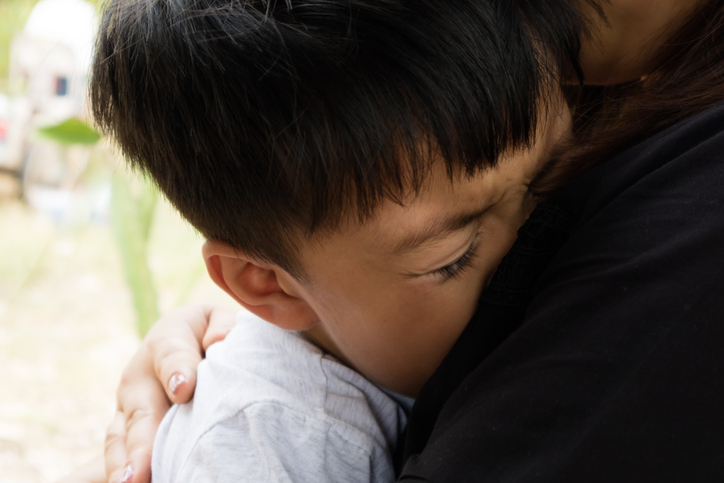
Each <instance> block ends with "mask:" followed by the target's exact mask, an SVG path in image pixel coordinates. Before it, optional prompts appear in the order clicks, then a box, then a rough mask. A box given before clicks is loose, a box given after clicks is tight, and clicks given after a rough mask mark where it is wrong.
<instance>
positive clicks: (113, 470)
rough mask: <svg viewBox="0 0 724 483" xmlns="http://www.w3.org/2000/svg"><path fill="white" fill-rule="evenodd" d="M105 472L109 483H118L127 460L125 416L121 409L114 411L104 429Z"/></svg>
mask: <svg viewBox="0 0 724 483" xmlns="http://www.w3.org/2000/svg"><path fill="white" fill-rule="evenodd" d="M104 457H105V472H104V474H105V475H106V477H107V480H108V482H109V483H111V482H112V483H118V481H120V479H121V473H122V472H123V468H124V467H125V466H126V463H127V462H128V456H127V454H126V417H125V416H124V414H123V413H122V412H121V411H116V415H115V417H114V418H113V422H112V423H111V424H110V426H108V429H106V444H105V449H104Z"/></svg>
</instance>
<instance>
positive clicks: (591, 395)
mask: <svg viewBox="0 0 724 483" xmlns="http://www.w3.org/2000/svg"><path fill="white" fill-rule="evenodd" d="M719 111H720V112H719V115H718V120H716V123H715V124H714V125H713V126H712V125H711V124H710V125H706V124H705V125H703V126H702V125H698V126H696V125H695V126H693V127H691V129H687V130H685V131H684V132H680V133H674V134H673V135H672V136H671V137H668V138H661V139H660V140H659V142H658V144H655V145H648V146H645V147H644V148H641V149H640V150H639V151H638V153H636V156H632V157H630V158H629V159H619V160H618V164H617V165H613V166H612V165H609V166H603V167H602V172H605V170H606V169H608V170H618V171H617V173H619V174H621V177H622V178H624V177H626V176H628V175H629V174H630V176H628V178H627V179H626V180H624V181H625V182H624V181H622V182H621V183H618V184H616V183H615V181H616V180H613V181H611V185H610V186H611V187H613V188H614V189H609V190H608V191H607V192H604V190H603V189H601V190H599V191H600V193H592V194H591V196H590V197H589V198H588V200H589V201H588V204H589V206H588V207H586V208H585V211H586V217H585V220H584V222H583V223H582V224H581V226H579V227H578V229H577V230H576V231H575V232H574V234H573V236H572V237H571V239H570V240H569V241H568V242H567V243H566V245H565V246H564V247H563V249H562V250H561V252H560V253H559V254H558V256H557V257H556V258H555V259H554V260H553V262H552V263H551V265H550V266H549V268H548V269H547V271H546V273H545V274H544V276H543V278H542V279H541V281H540V284H539V291H538V293H537V295H536V297H535V298H534V299H533V302H532V304H531V305H530V306H529V309H528V312H527V314H526V316H525V319H524V322H523V325H522V326H521V327H520V328H519V329H518V330H517V331H516V332H515V333H514V334H513V335H512V336H511V337H509V338H508V339H507V340H506V341H505V342H503V343H502V344H501V345H500V346H499V347H497V349H496V350H495V351H494V352H493V353H492V354H491V355H490V356H489V357H487V358H486V359H485V360H483V362H482V363H481V364H480V365H479V366H478V367H477V368H476V369H475V370H474V371H473V372H472V373H471V374H470V375H469V376H468V377H467V378H466V379H465V380H464V382H463V383H462V384H461V385H460V386H459V387H458V389H457V390H456V391H455V392H454V393H453V395H452V397H451V398H450V399H449V400H448V401H447V403H446V405H445V406H444V408H443V410H442V412H441V413H440V415H439V418H438V421H437V424H436V426H435V429H434V430H433V433H432V435H431V437H430V440H429V442H428V444H427V446H426V447H425V449H424V450H423V451H422V453H420V454H418V455H416V456H413V457H412V458H410V459H409V460H408V461H407V464H406V466H405V467H404V468H403V474H402V477H401V481H475V482H483V483H485V482H499V481H505V482H547V481H551V482H553V481H555V482H580V481H585V482H588V483H591V482H611V481H657V482H664V481H665V482H669V481H670V482H675V481H676V482H679V481H724V410H722V408H724V189H723V188H722V187H723V186H724V155H722V153H724V135H722V134H721V131H722V126H723V125H724V121H723V120H722V118H723V117H724V116H722V115H721V111H722V110H721V109H719ZM712 131H715V132H714V133H712ZM687 144H688V146H687ZM662 156H663V157H664V158H665V159H670V161H669V162H665V163H664V162H660V163H659V164H658V165H657V166H656V167H655V169H654V168H651V169H649V168H650V167H651V165H649V166H647V165H646V163H647V162H649V161H651V163H654V162H655V160H656V159H657V157H659V159H661V157H662ZM637 170H638V172H637ZM602 176H605V175H604V174H602ZM607 188H608V187H607Z"/></svg>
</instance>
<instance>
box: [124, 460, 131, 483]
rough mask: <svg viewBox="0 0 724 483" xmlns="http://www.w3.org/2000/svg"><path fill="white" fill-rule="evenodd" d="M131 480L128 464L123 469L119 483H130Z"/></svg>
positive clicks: (129, 465) (129, 464)
mask: <svg viewBox="0 0 724 483" xmlns="http://www.w3.org/2000/svg"><path fill="white" fill-rule="evenodd" d="M131 480H133V468H131V463H128V464H127V465H126V467H125V468H123V473H122V474H121V483H130V482H131Z"/></svg>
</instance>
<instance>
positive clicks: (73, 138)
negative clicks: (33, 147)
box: [38, 117, 101, 146]
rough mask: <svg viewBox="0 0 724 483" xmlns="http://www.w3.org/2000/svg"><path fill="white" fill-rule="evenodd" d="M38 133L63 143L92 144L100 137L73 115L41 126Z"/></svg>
mask: <svg viewBox="0 0 724 483" xmlns="http://www.w3.org/2000/svg"><path fill="white" fill-rule="evenodd" d="M38 134H40V135H41V136H42V137H44V138H46V139H50V140H51V141H55V142H58V143H60V144H63V145H72V144H82V145H84V146H93V145H94V144H95V143H97V142H98V140H99V139H100V138H101V135H100V134H98V132H96V130H95V129H93V128H92V127H90V126H89V125H88V124H86V123H84V122H83V121H81V120H80V119H78V118H75V117H71V118H70V119H66V120H65V121H63V122H61V123H60V124H56V125H54V126H47V127H42V128H40V129H38Z"/></svg>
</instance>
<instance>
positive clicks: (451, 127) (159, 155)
mask: <svg viewBox="0 0 724 483" xmlns="http://www.w3.org/2000/svg"><path fill="white" fill-rule="evenodd" d="M482 3H483V4H482V5H481V4H478V2H415V3H414V5H413V4H410V5H408V4H407V3H405V2H372V1H370V2H351V3H343V4H339V3H337V2H303V3H294V2H284V3H282V2H262V1H260V2H238V3H228V2H226V1H221V0H199V1H193V2H192V1H188V2H185V1H181V2H169V3H164V2H156V1H144V2H124V1H121V0H116V1H114V2H111V3H110V5H109V6H108V9H107V11H106V13H105V16H104V21H103V27H102V32H101V37H100V40H99V46H98V51H97V53H96V61H95V65H94V72H93V77H94V80H93V86H92V94H91V96H92V102H93V109H94V114H95V116H96V119H97V120H98V122H99V124H100V125H101V126H102V127H103V128H104V129H105V130H106V131H107V132H109V133H111V134H113V135H114V137H115V138H116V139H117V140H118V142H119V144H120V146H121V148H122V149H123V151H124V152H125V154H126V155H127V156H128V158H129V160H130V161H131V163H132V164H133V165H134V166H137V167H140V168H141V169H143V170H145V171H147V172H149V173H150V174H151V175H152V176H153V177H154V179H155V180H156V182H157V183H158V185H159V187H160V188H161V189H162V190H163V191H164V193H165V194H166V195H167V196H168V198H169V199H170V200H171V202H172V203H173V204H174V205H175V206H176V207H177V208H178V209H179V211H180V212H181V213H182V214H183V215H184V216H185V217H186V218H187V219H188V220H189V221H190V222H191V223H192V224H193V225H194V226H195V227H196V228H198V229H199V230H200V231H201V232H202V234H203V235H204V236H205V237H207V238H208V239H209V241H208V242H207V244H206V245H205V248H204V258H205V260H206V264H207V268H208V270H209V273H210V275H211V277H212V278H213V279H214V281H215V282H216V283H217V284H218V285H219V286H220V287H222V288H223V289H224V290H225V291H227V292H228V293H229V294H230V295H231V296H232V297H233V298H234V299H235V300H236V301H237V302H239V304H240V305H242V306H243V307H245V308H246V309H247V310H249V311H250V312H251V313H253V314H255V315H256V316H258V317H259V318H261V319H263V320H265V321H267V322H269V323H271V324H273V325H276V326H278V327H279V328H282V329H286V330H290V331H297V332H303V333H304V337H305V338H306V339H308V340H310V341H312V342H314V343H315V344H316V345H317V346H318V347H320V348H321V349H323V350H324V351H326V352H328V353H330V354H332V355H334V356H336V358H338V359H339V360H341V361H343V362H344V363H345V364H347V365H348V366H350V367H353V368H354V369H356V370H358V371H359V372H360V373H362V374H364V375H365V376H366V377H367V378H368V379H369V380H370V381H372V382H373V383H375V384H378V385H379V386H381V387H384V388H386V389H389V390H391V391H394V392H397V393H400V394H404V395H408V396H414V395H415V394H416V393H417V392H418V391H419V389H420V388H421V387H422V385H423V384H424V383H425V381H426V380H427V379H428V378H429V377H430V375H431V374H432V373H433V372H434V371H435V369H436V368H437V366H438V365H439V364H440V361H441V360H442V359H443V357H444V356H445V354H446V353H447V352H448V350H449V349H450V347H451V346H452V345H453V344H454V342H455V341H456V340H457V338H458V336H459V335H460V333H461V332H462V330H463V329H464V328H465V326H466V324H467V322H468V320H469V319H470V317H471V315H472V314H473V312H474V311H475V309H476V306H477V300H478V296H479V294H480V292H481V291H482V289H483V288H484V287H485V285H486V284H487V283H488V282H489V280H490V277H491V276H492V274H493V272H494V271H495V268H496V267H497V265H498V263H499V262H500V260H501V259H502V257H503V255H504V254H505V253H506V252H507V251H508V249H509V248H510V247H511V245H512V243H513V242H514V240H515V237H516V232H517V230H518V228H519V227H520V226H521V225H522V224H523V222H524V221H525V219H526V218H527V216H528V214H529V213H530V211H531V209H532V206H533V202H532V199H531V196H530V194H529V193H528V190H527V186H528V184H529V183H530V182H531V180H532V179H533V178H534V177H535V176H536V174H537V173H538V172H539V170H540V169H541V167H542V164H543V162H544V160H545V159H546V157H547V153H548V152H549V151H550V150H551V149H552V148H553V147H554V146H555V145H556V143H557V142H558V140H559V139H560V138H561V136H562V135H563V133H564V132H565V130H566V129H567V127H568V123H569V118H568V114H567V110H566V107H565V104H564V102H563V101H562V100H561V98H560V96H559V95H558V94H557V91H556V90H555V89H554V88H553V87H551V86H552V85H554V83H552V82H548V80H549V79H546V78H545V76H543V77H544V78H543V79H541V76H540V74H541V72H543V73H548V74H550V75H552V74H553V73H554V72H555V71H561V70H562V69H563V66H553V65H547V64H546V63H545V62H543V60H542V59H543V57H545V56H543V55H540V52H539V51H538V50H537V48H536V45H535V44H536V43H537V42H540V41H541V40H542V41H543V45H547V44H546V43H545V40H546V38H547V36H548V35H550V32H547V31H546V26H545V25H536V26H531V25H529V26H528V28H527V29H526V28H524V25H525V23H524V22H523V16H525V15H524V13H523V12H521V11H516V12H512V11H511V12H510V15H509V16H508V17H507V21H506V22H504V23H501V22H500V21H498V20H493V18H494V17H493V16H490V15H488V14H489V10H490V9H491V8H493V9H495V8H497V7H495V6H491V5H485V4H484V2H482ZM526 8H528V9H530V10H531V11H528V12H526V13H525V14H526V15H527V17H526V18H534V17H535V11H534V10H535V9H536V8H538V7H536V6H529V7H526ZM546 8H555V7H546ZM561 8H563V7H561ZM400 19H404V21H400ZM534 29H538V30H537V31H536V32H535V35H532V36H531V37H535V38H536V41H535V42H534V41H532V40H531V38H529V37H528V35H529V34H530V33H531V32H530V30H534ZM570 29H571V35H575V34H576V33H577V31H578V25H574V24H573V23H572V24H571V25H570ZM513 44H515V45H517V46H518V47H519V48H518V49H517V50H515V52H514V54H511V56H510V57H502V56H497V55H493V54H492V52H497V51H499V50H500V49H497V50H496V46H497V45H513ZM555 48H556V46H555V45H554V44H551V45H550V49H553V50H554V49H555ZM554 57H560V56H554ZM280 337H281V336H280ZM200 389H201V388H200ZM363 392H364V391H363ZM300 458H302V461H304V460H303V458H304V457H303V456H300Z"/></svg>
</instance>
